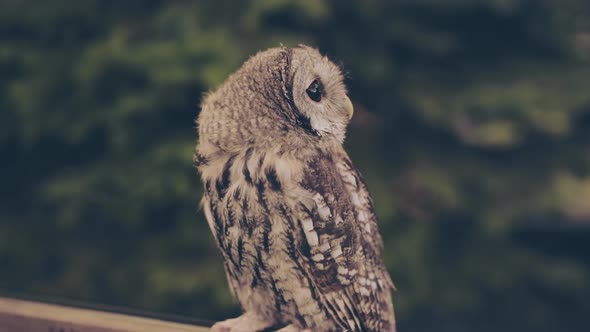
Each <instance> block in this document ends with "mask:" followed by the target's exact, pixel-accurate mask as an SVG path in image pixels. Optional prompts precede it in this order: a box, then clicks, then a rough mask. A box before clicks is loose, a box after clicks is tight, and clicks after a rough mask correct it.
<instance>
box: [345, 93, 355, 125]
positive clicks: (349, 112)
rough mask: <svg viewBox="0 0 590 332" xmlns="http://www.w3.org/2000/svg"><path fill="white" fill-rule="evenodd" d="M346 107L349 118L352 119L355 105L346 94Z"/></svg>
mask: <svg viewBox="0 0 590 332" xmlns="http://www.w3.org/2000/svg"><path fill="white" fill-rule="evenodd" d="M344 108H346V111H347V112H348V120H350V119H352V114H353V113H354V107H353V106H352V102H351V101H350V98H348V96H344Z"/></svg>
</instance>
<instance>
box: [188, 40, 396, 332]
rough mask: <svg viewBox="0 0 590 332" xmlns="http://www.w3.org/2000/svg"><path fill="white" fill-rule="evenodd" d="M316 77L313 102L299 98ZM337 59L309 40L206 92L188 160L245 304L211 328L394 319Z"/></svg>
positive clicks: (266, 56)
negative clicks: (353, 151) (345, 144)
mask: <svg viewBox="0 0 590 332" xmlns="http://www.w3.org/2000/svg"><path fill="white" fill-rule="evenodd" d="M310 77H311V79H313V78H314V77H315V78H317V79H321V80H322V82H323V84H324V86H325V89H326V91H325V96H324V100H323V101H324V103H323V104H313V103H311V102H308V101H306V100H304V98H305V95H304V93H303V92H302V91H304V90H302V88H305V87H306V86H307V85H308V83H309V80H310ZM345 94H346V89H345V87H344V85H343V83H342V75H341V73H340V70H339V69H338V67H336V66H335V65H334V64H332V63H331V62H330V61H329V60H328V59H326V58H325V57H322V56H321V55H320V54H319V53H318V52H317V51H316V50H315V49H312V48H309V47H307V46H300V47H297V48H294V49H291V48H276V49H271V50H267V51H265V52H261V53H259V54H257V55H256V56H254V57H253V58H251V59H250V60H248V61H247V62H246V63H245V64H244V65H243V66H242V68H240V69H239V70H238V71H237V72H236V73H234V74H233V75H232V76H230V78H228V80H227V81H226V82H225V83H224V84H223V85H222V86H221V87H220V88H218V89H217V90H216V91H215V92H213V93H211V94H209V95H207V96H206V97H205V98H204V101H203V103H202V111H201V113H200V115H199V118H198V121H197V124H198V128H199V144H198V145H197V148H196V153H195V157H194V162H195V165H196V167H197V168H198V170H199V172H200V173H201V176H202V180H203V183H204V186H205V190H204V195H203V199H202V207H203V211H204V213H205V216H206V219H207V222H208V224H209V227H210V229H211V231H212V233H213V235H214V237H215V240H216V242H217V245H218V247H219V250H220V252H221V254H222V256H223V262H224V267H225V271H226V274H227V277H228V281H229V284H230V287H231V290H232V293H233V294H234V296H235V297H236V299H237V301H238V302H239V303H240V305H241V307H242V308H243V310H244V315H242V316H240V317H239V318H236V319H232V320H228V321H224V322H221V323H218V324H216V326H214V329H216V330H218V331H260V330H264V329H266V328H269V327H271V326H281V325H287V327H286V328H285V329H284V331H303V330H309V331H395V319H394V312H393V304H392V299H391V291H392V290H393V288H394V286H393V283H392V281H391V279H390V277H389V274H388V272H387V270H386V268H385V265H384V264H383V260H382V257H381V254H382V251H383V244H382V240H381V236H380V234H379V230H378V225H377V218H376V216H375V213H374V211H373V206H372V200H371V197H370V195H369V194H368V191H367V188H366V186H365V183H364V181H363V179H362V177H361V175H360V173H359V172H358V170H357V169H356V168H355V167H354V166H353V164H352V162H351V161H350V159H349V157H348V156H347V154H346V152H345V151H344V149H343V148H342V140H343V139H344V132H345V128H346V124H347V121H348V118H347V117H346V114H345V112H344V111H343V110H342V105H341V100H343V98H344V97H343V96H344V95H345Z"/></svg>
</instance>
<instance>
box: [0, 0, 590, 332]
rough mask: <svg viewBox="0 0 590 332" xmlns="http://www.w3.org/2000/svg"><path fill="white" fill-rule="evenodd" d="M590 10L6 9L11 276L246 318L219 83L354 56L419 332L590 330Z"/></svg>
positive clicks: (86, 5)
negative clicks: (214, 185) (212, 156)
mask: <svg viewBox="0 0 590 332" xmlns="http://www.w3.org/2000/svg"><path fill="white" fill-rule="evenodd" d="M589 36H590V5H589V4H588V3H587V2H586V1H583V0H566V1H560V2H556V1H555V2H554V1H548V0H547V1H524V0H488V1H484V0H478V1H460V0H457V1H447V2H440V1H395V2H388V1H352V0H347V1H312V0H306V1H287V0H254V1H243V2H235V1H227V0H218V1H180V0H174V1H161V0H150V1H124V2H120V1H111V0H109V1H98V0H81V1H77V2H71V1H65V0H55V1H52V2H41V1H32V0H29V1H26V0H20V1H18V0H9V1H2V2H0V109H1V110H2V111H1V112H0V153H2V156H3V159H2V172H1V173H0V174H1V175H0V183H1V184H2V185H1V186H0V198H1V199H0V221H1V222H0V288H2V289H6V290H13V291H24V292H29V293H42V294H49V295H55V296H62V297H70V298H75V299H83V300H89V301H95V302H103V303H111V304H118V305H128V306H134V307H138V308H145V309H149V310H158V311H167V312H176V313H181V314H189V315H193V316H199V317H204V318H209V319H217V318H220V317H223V316H227V315H230V314H232V312H234V311H236V310H237V308H236V307H235V305H232V302H231V297H230V295H229V292H228V290H227V286H226V284H225V280H224V277H223V271H222V266H221V260H220V258H219V256H218V255H217V251H216V249H215V247H214V244H213V242H212V240H211V237H210V235H209V230H208V228H207V226H206V223H205V221H204V220H203V216H202V214H201V213H200V212H199V211H198V208H197V202H198V199H199V197H200V190H201V185H200V184H199V183H198V177H197V176H196V174H195V171H194V170H193V168H192V167H191V157H192V151H193V146H194V144H195V142H196V133H195V130H194V123H193V119H194V118H195V117H196V114H197V112H198V104H199V100H200V98H201V95H202V94H203V93H204V92H205V91H207V90H208V89H210V88H213V87H215V86H216V85H217V84H219V83H220V82H222V81H223V79H224V78H225V77H227V75H228V74H229V73H231V72H232V71H233V70H235V69H236V68H237V67H238V66H239V65H240V64H241V63H242V62H243V61H244V60H245V59H246V58H247V57H248V56H250V55H251V54H253V53H255V52H256V51H257V50H260V49H265V48H268V47H272V46H277V45H279V44H280V43H283V44H285V45H294V44H297V43H309V44H312V45H316V46H318V47H319V48H320V49H321V50H322V51H323V52H325V53H327V54H328V55H329V56H331V57H333V58H336V60H340V61H341V62H342V63H343V65H344V68H345V69H346V70H347V72H348V73H349V75H348V76H349V87H350V91H351V95H352V99H353V101H354V102H355V108H356V110H357V112H356V114H355V118H354V119H353V122H352V124H351V128H350V134H349V140H348V141H347V146H348V150H349V151H350V152H351V155H352V158H353V160H355V162H356V163H357V164H358V166H359V167H360V168H361V169H362V170H363V172H364V174H365V175H366V177H367V180H368V182H369V188H370V189H371V191H372V192H373V195H374V196H375V201H376V207H377V209H378V214H379V216H380V217H381V224H382V229H383V233H384V236H385V242H386V251H387V253H386V254H387V261H388V264H389V266H390V268H391V270H392V275H393V276H394V279H395V281H396V284H397V286H398V288H399V291H398V292H397V294H396V304H397V307H398V313H399V320H400V326H401V328H402V329H403V330H409V331H431V330H432V329H433V328H434V327H436V329H437V330H439V331H473V330H477V331H496V330H499V329H501V330H504V331H555V330H560V331H582V330H584V329H583V327H585V326H587V322H586V321H585V320H586V317H585V316H586V315H585V313H588V312H590V304H588V301H587V300H586V299H587V297H588V296H589V295H590V256H589V254H588V253H589V252H590V232H589V229H588V224H589V221H590V203H589V202H590V51H589V50H590V47H589V45H590V42H589V40H590V37H589Z"/></svg>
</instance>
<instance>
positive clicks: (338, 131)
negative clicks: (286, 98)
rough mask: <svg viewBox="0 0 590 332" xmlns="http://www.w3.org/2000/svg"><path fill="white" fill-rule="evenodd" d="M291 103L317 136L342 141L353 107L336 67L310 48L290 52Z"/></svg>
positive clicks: (305, 47) (302, 47) (299, 48)
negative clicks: (292, 102) (291, 53)
mask: <svg viewBox="0 0 590 332" xmlns="http://www.w3.org/2000/svg"><path fill="white" fill-rule="evenodd" d="M292 75H293V87H292V89H293V99H294V102H295V105H296V107H297V110H298V112H299V113H301V115H303V116H304V117H305V118H307V119H309V123H310V125H311V127H312V129H313V130H315V131H316V132H317V133H318V134H319V135H320V136H331V137H335V138H336V139H338V140H339V141H342V140H343V139H344V134H345V131H346V126H347V124H348V121H349V120H350V118H351V117H352V114H353V110H354V109H353V106H352V103H351V101H350V99H349V98H348V96H347V94H346V87H345V86H344V83H343V77H342V73H341V72H340V69H339V68H338V66H336V65H335V64H334V63H332V62H331V61H330V60H328V58H326V57H323V56H322V55H320V53H319V52H318V51H317V50H315V49H313V48H310V47H307V46H300V47H298V48H295V49H293V58H292Z"/></svg>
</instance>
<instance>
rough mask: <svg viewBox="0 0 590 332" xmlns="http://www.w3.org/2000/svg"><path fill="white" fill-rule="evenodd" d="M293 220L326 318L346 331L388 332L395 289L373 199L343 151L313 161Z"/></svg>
mask: <svg viewBox="0 0 590 332" xmlns="http://www.w3.org/2000/svg"><path fill="white" fill-rule="evenodd" d="M304 174H305V175H304V177H303V180H302V182H301V185H302V187H303V189H304V190H305V192H306V195H304V196H305V197H311V199H307V200H306V199H302V203H301V204H300V205H299V209H298V211H296V212H297V213H296V215H297V217H298V223H299V227H300V231H301V233H302V239H303V241H301V245H300V248H299V252H300V255H301V256H302V257H303V259H302V261H303V263H302V264H303V268H304V271H305V272H306V273H307V274H308V278H309V279H310V280H311V283H313V286H314V287H315V289H316V290H317V293H318V294H319V298H320V301H321V303H322V304H323V306H324V308H325V310H326V313H327V314H328V316H329V317H330V318H331V319H333V320H334V321H335V322H336V323H337V324H339V325H340V326H341V327H342V328H343V329H346V330H348V331H392V330H394V328H395V327H394V326H395V325H394V314H393V307H392V304H391V290H392V289H393V283H392V282H391V279H390V277H389V274H388V273H387V270H386V268H385V266H384V264H383V261H382V257H381V253H382V246H383V244H382V240H381V236H380V235H379V231H378V228H377V221H376V217H375V213H374V212H373V206H372V202H371V198H370V196H369V194H368V192H367V189H366V186H365V184H364V183H363V180H362V178H361V176H360V173H359V172H358V171H357V170H356V169H355V168H354V166H353V165H352V163H351V162H350V159H349V158H348V156H347V155H346V153H345V152H344V151H341V152H339V153H336V154H330V155H326V154H321V155H319V156H318V157H317V158H315V159H313V160H311V162H310V163H309V164H308V165H307V167H306V170H305V172H304Z"/></svg>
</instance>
